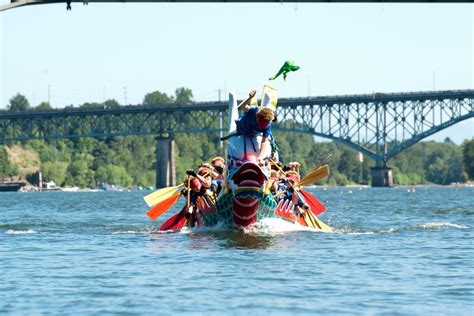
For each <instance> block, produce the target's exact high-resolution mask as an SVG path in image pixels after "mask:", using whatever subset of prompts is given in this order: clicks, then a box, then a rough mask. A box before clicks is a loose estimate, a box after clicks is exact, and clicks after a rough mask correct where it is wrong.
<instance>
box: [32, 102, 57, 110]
mask: <svg viewBox="0 0 474 316" xmlns="http://www.w3.org/2000/svg"><path fill="white" fill-rule="evenodd" d="M52 109H53V108H52V107H51V104H49V102H41V103H40V104H38V105H37V106H36V107H35V110H37V111H48V110H52Z"/></svg>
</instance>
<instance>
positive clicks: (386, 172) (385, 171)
mask: <svg viewBox="0 0 474 316" xmlns="http://www.w3.org/2000/svg"><path fill="white" fill-rule="evenodd" d="M371 171H372V187H391V186H393V175H392V168H389V167H388V166H387V164H386V163H383V164H379V163H378V162H377V165H376V166H375V167H374V168H371Z"/></svg>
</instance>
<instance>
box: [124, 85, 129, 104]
mask: <svg viewBox="0 0 474 316" xmlns="http://www.w3.org/2000/svg"><path fill="white" fill-rule="evenodd" d="M123 99H124V101H125V104H124V105H127V104H128V100H127V87H123Z"/></svg>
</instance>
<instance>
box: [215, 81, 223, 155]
mask: <svg viewBox="0 0 474 316" xmlns="http://www.w3.org/2000/svg"><path fill="white" fill-rule="evenodd" d="M221 91H222V90H221V89H217V97H218V99H219V102H220V101H221ZM222 136H223V134H222V112H219V147H220V148H223V147H224V142H223V141H222Z"/></svg>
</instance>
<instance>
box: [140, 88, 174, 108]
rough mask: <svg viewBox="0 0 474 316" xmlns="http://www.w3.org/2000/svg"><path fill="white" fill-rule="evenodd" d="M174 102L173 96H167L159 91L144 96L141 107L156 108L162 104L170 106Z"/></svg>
mask: <svg viewBox="0 0 474 316" xmlns="http://www.w3.org/2000/svg"><path fill="white" fill-rule="evenodd" d="M173 102H174V98H173V96H168V95H167V94H166V93H163V92H160V91H154V92H150V93H148V94H146V95H145V98H144V99H143V105H147V106H157V105H163V104H171V103H173Z"/></svg>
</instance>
